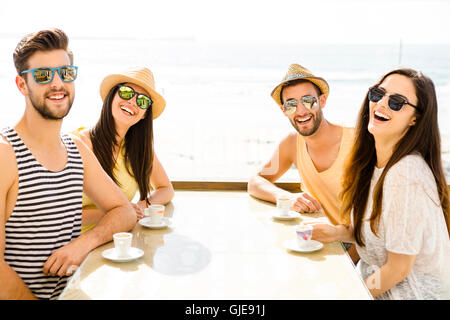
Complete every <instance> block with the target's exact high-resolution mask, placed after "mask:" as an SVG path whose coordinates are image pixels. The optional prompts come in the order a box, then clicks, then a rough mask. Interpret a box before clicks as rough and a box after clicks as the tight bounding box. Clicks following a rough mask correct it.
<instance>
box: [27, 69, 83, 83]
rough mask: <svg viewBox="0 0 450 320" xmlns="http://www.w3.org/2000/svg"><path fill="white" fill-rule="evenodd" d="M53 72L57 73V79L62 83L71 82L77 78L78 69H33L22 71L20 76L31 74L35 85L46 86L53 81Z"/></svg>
mask: <svg viewBox="0 0 450 320" xmlns="http://www.w3.org/2000/svg"><path fill="white" fill-rule="evenodd" d="M55 71H58V74H59V77H60V78H61V80H62V81H63V82H72V81H75V79H76V78H77V73H78V67H76V66H62V67H58V68H34V69H30V70H25V71H22V72H21V73H20V74H21V75H22V74H24V73H28V72H31V74H32V75H33V79H34V81H35V82H36V83H37V84H47V83H50V82H52V81H53V77H54V76H55Z"/></svg>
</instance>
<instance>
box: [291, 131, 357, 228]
mask: <svg viewBox="0 0 450 320" xmlns="http://www.w3.org/2000/svg"><path fill="white" fill-rule="evenodd" d="M353 136H354V128H346V127H344V128H343V131H342V138H341V145H340V148H339V153H338V156H337V158H336V160H335V161H334V162H333V164H332V165H331V167H330V168H328V169H327V170H324V171H322V172H318V171H317V169H316V167H315V166H314V163H313V161H312V160H311V157H310V156H309V153H308V150H307V147H306V143H305V139H304V138H303V137H302V136H301V135H300V134H298V135H297V159H296V161H297V163H296V164H295V165H296V166H297V169H298V172H299V174H300V178H301V179H302V188H303V191H306V192H308V193H309V194H311V195H312V196H313V197H314V198H316V199H317V200H318V201H319V202H320V204H321V206H322V208H323V210H324V212H325V214H326V215H327V217H328V219H329V220H330V222H331V223H333V224H334V225H338V224H348V223H349V221H346V219H343V217H341V215H340V212H339V209H340V201H339V193H340V192H341V190H342V177H343V173H344V162H345V159H346V157H347V155H348V154H349V152H350V150H351V148H352V146H353ZM305 189H306V190H305Z"/></svg>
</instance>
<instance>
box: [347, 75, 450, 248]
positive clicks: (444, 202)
mask: <svg viewBox="0 0 450 320" xmlns="http://www.w3.org/2000/svg"><path fill="white" fill-rule="evenodd" d="M392 74H399V75H403V76H406V77H408V78H409V79H411V81H412V82H413V84H414V87H415V93H416V97H417V99H418V101H419V102H418V107H419V108H420V109H421V111H420V112H417V110H416V124H415V125H414V126H411V127H410V128H409V130H408V131H407V133H406V134H405V135H404V136H403V138H402V139H400V141H399V142H398V143H397V145H396V146H395V148H394V152H393V154H392V156H391V158H390V159H389V161H388V163H387V164H386V166H385V168H384V170H383V172H382V174H381V176H380V179H379V180H378V182H377V184H376V185H375V188H374V193H373V199H368V196H369V189H370V182H371V178H372V174H373V172H374V168H375V165H376V163H377V156H376V153H375V140H374V138H373V136H372V134H371V133H370V132H369V131H368V129H367V126H368V124H369V119H370V111H369V99H368V93H367V94H366V96H365V98H364V102H363V104H362V106H361V109H360V112H359V116H358V120H357V124H356V128H355V129H356V130H355V142H354V145H353V148H352V150H351V152H350V154H349V157H348V160H347V162H346V166H345V171H344V177H343V189H342V192H341V195H340V196H341V200H342V209H341V213H342V214H343V215H344V216H346V217H349V215H350V214H351V212H352V210H353V221H354V222H353V223H354V236H355V240H356V242H357V243H358V245H360V246H364V245H365V244H364V240H363V239H362V233H361V231H362V230H361V229H362V222H363V218H364V212H365V209H366V205H367V201H373V209H372V213H371V216H370V228H371V230H372V232H373V233H375V234H377V231H378V225H379V221H380V216H381V211H382V206H383V203H382V199H383V183H384V179H385V177H386V174H387V172H388V171H389V169H390V168H391V167H392V166H393V165H394V164H396V163H397V162H398V161H400V160H401V159H402V158H403V157H405V156H407V155H410V154H417V153H418V154H420V155H421V156H422V157H423V158H424V159H425V161H426V163H427V164H428V166H429V167H430V169H431V171H432V172H433V175H434V179H435V181H436V185H437V190H438V194H439V199H440V202H441V206H442V211H443V214H444V219H445V222H446V224H447V230H448V231H449V234H450V220H449V218H450V207H449V194H448V189H447V183H446V181H445V174H444V171H443V169H442V161H441V138H440V133H439V126H438V118H437V115H438V109H437V108H438V106H437V99H436V91H435V88H434V84H433V82H432V81H431V79H430V78H428V77H426V76H424V75H423V74H422V73H420V72H417V71H415V70H412V69H407V68H402V69H397V70H393V71H391V72H389V73H387V74H386V75H384V76H383V77H382V78H381V79H380V80H379V81H378V83H377V85H379V84H381V83H382V82H383V81H384V79H386V78H387V77H388V76H390V75H392Z"/></svg>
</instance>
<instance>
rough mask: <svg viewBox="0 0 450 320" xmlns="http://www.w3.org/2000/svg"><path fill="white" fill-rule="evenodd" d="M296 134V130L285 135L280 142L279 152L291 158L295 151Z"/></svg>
mask: <svg viewBox="0 0 450 320" xmlns="http://www.w3.org/2000/svg"><path fill="white" fill-rule="evenodd" d="M297 136H298V134H297V133H296V132H291V133H289V134H288V135H286V136H285V137H284V138H283V139H282V140H281V142H280V154H282V155H285V156H288V157H289V158H292V155H295V154H296V152H297Z"/></svg>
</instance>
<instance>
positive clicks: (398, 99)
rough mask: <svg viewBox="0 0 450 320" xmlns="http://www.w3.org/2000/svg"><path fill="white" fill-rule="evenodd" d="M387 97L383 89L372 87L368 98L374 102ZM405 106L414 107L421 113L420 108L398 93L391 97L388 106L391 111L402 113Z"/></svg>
mask: <svg viewBox="0 0 450 320" xmlns="http://www.w3.org/2000/svg"><path fill="white" fill-rule="evenodd" d="M385 95H386V90H384V89H383V88H380V87H371V88H369V95H368V98H369V100H370V101H372V102H378V101H380V100H381V99H383V97H384V96H385ZM405 104H408V105H410V106H411V107H413V108H415V109H417V110H419V111H420V108H418V107H417V106H415V105H413V104H411V103H409V102H408V100H406V98H405V97H403V96H401V95H399V94H396V93H395V94H391V95H389V100H388V106H389V108H390V109H391V110H394V111H400V110H401V109H402V108H403V106H404V105H405Z"/></svg>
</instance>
